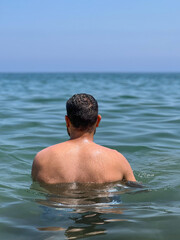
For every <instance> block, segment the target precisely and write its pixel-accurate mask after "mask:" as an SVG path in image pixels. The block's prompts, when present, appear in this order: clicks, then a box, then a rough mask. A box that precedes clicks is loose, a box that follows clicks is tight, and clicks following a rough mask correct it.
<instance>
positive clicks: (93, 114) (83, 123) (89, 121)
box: [66, 93, 98, 131]
mask: <svg viewBox="0 0 180 240" xmlns="http://www.w3.org/2000/svg"><path fill="white" fill-rule="evenodd" d="M66 110H67V116H68V117H69V119H70V121H71V123H72V125H73V126H74V127H75V128H77V129H79V130H81V131H84V130H87V131H90V130H91V129H92V127H93V125H94V124H95V123H96V121H97V117H98V103H97V101H96V99H95V98H94V97H93V96H91V95H89V94H85V93H81V94H75V95H73V96H72V97H71V98H70V99H69V100H68V101H67V103H66Z"/></svg>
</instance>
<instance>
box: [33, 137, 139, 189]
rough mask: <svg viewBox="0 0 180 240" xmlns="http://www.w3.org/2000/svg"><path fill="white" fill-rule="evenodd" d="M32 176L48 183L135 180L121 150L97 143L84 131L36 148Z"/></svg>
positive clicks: (36, 179)
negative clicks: (82, 134) (71, 137)
mask: <svg viewBox="0 0 180 240" xmlns="http://www.w3.org/2000/svg"><path fill="white" fill-rule="evenodd" d="M32 177H33V179H34V180H35V181H39V182H44V183H48V184H56V183H62V182H80V183H83V182H95V183H104V182H114V181H118V180H123V179H124V180H127V181H136V180H135V177H134V175H133V172H132V169H131V167H130V165H129V163H128V161H127V160H126V159H125V157H124V156H123V155H122V154H120V153H119V152H117V151H115V150H112V149H109V148H106V147H103V146H100V145H97V144H96V143H94V142H93V141H92V140H90V138H88V137H87V136H86V134H85V136H81V137H79V138H76V139H72V140H69V141H67V142H64V143H59V144H57V145H54V146H51V147H48V148H46V149H44V150H42V151H41V152H39V153H38V154H37V155H36V157H35V159H34V163H33V167H32Z"/></svg>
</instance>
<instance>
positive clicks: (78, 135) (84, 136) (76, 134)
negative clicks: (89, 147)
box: [70, 131, 94, 141]
mask: <svg viewBox="0 0 180 240" xmlns="http://www.w3.org/2000/svg"><path fill="white" fill-rule="evenodd" d="M70 139H71V140H74V139H79V140H88V141H93V139H94V132H92V133H89V132H81V131H73V132H71V134H70Z"/></svg>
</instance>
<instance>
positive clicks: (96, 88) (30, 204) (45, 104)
mask: <svg viewBox="0 0 180 240" xmlns="http://www.w3.org/2000/svg"><path fill="white" fill-rule="evenodd" d="M84 92H85V93H89V94H92V95H93V96H94V97H95V98H96V99H97V100H98V103H99V113H100V114H101V115H102V122H101V124H100V126H99V128H98V129H97V131H96V135H95V142H96V143H98V144H101V145H104V146H106V147H110V148H113V149H116V150H118V151H119V152H121V153H122V154H123V155H124V156H125V157H126V158H127V159H128V161H129V162H130V164H131V166H132V168H133V170H134V175H135V177H136V179H137V181H139V182H141V183H142V184H143V185H144V188H142V189H138V188H133V187H127V186H124V185H123V184H121V183H120V182H119V183H112V184H104V185H101V186H91V185H84V186H83V185H78V184H75V183H72V184H69V185H61V186H58V187H57V188H55V189H53V190H52V189H50V190H48V189H45V188H43V187H42V186H39V184H37V183H32V180H31V166H32V162H33V158H34V156H35V154H36V153H37V152H38V151H40V150H41V149H43V148H45V147H47V146H50V145H53V144H56V143H59V142H62V141H66V140H67V139H68V135H67V132H66V126H65V122H64V116H65V114H66V112H65V104H66V101H67V99H68V98H70V97H71V96H72V95H73V94H75V93H84ZM0 238H1V239H2V240H9V239H13V240H14V239H18V240H21V239H26V240H28V239H38V240H39V239H47V240H51V239H53V240H54V239H55V240H56V239H81V238H82V239H103V240H106V239H112V240H114V239H117V240H119V239H123V240H126V239H127V240H134V239H136V240H153V239H154V240H155V239H156V240H169V239H172V240H179V239H180V74H178V73H177V74H175V73H171V74H167V73H166V74H163V73H159V74H155V73H154V74H153V73H152V74H151V73H149V74H144V73H136V74H133V73H131V74H122V73H121V74H120V73H64V74H63V73H50V74H47V73H32V74H31V73H27V74H25V73H20V74H18V73H15V74H13V73H10V74H8V73H1V74H0Z"/></svg>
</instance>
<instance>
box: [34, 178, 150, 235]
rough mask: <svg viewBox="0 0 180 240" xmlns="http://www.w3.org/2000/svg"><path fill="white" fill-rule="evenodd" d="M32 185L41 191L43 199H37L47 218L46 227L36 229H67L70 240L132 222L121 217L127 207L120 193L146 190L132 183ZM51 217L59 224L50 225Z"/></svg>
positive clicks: (66, 232) (66, 233) (65, 230)
mask: <svg viewBox="0 0 180 240" xmlns="http://www.w3.org/2000/svg"><path fill="white" fill-rule="evenodd" d="M127 185H128V186H127ZM130 186H131V187H130ZM138 187H139V188H138ZM31 188H32V189H34V190H38V191H39V192H41V193H42V196H43V199H35V201H36V202H37V203H38V204H40V207H41V209H42V218H44V219H46V220H47V222H46V224H47V226H41V227H38V228H37V229H38V230H39V231H50V232H52V231H64V234H65V236H66V237H67V238H68V239H77V238H83V237H85V236H86V237H88V236H95V235H103V234H106V232H107V229H106V226H105V225H107V224H108V223H110V222H119V221H122V222H123V221H129V220H128V219H125V218H123V217H122V218H119V216H120V215H122V214H123V211H124V210H125V209H124V207H123V205H122V201H121V195H122V194H124V193H132V192H133V193H135V192H136V191H145V190H144V189H143V190H142V189H141V188H142V186H141V185H138V184H134V183H131V182H128V183H126V184H124V183H123V182H116V183H106V184H92V183H91V184H79V183H78V184H77V183H68V184H64V183H63V184H58V185H39V184H37V183H33V184H32V186H31ZM117 214H118V215H117ZM116 215H117V218H116ZM111 216H112V218H111ZM48 219H49V220H52V219H54V223H55V224H56V225H54V226H48ZM49 222H52V221H49ZM58 222H59V225H58Z"/></svg>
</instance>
